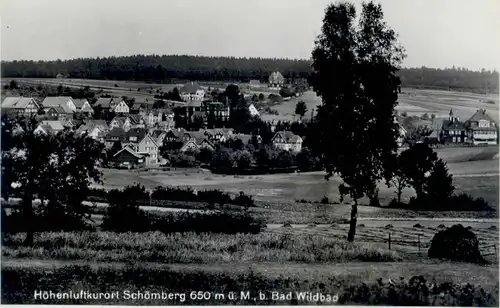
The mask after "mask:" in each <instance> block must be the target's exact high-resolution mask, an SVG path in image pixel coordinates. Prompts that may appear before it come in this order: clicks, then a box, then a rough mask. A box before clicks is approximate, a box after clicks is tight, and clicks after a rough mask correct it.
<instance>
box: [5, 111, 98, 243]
mask: <svg viewBox="0 0 500 308" xmlns="http://www.w3.org/2000/svg"><path fill="white" fill-rule="evenodd" d="M36 124H37V123H36V120H35V119H34V118H31V119H22V118H21V119H15V120H11V119H8V118H7V117H3V118H2V196H3V197H7V196H8V194H9V193H11V192H12V190H13V188H12V184H13V183H17V184H18V186H19V187H18V188H16V190H17V191H18V193H19V194H20V195H21V196H22V199H23V211H22V215H23V218H24V225H25V226H26V228H27V235H26V244H27V245H30V244H31V242H32V238H33V230H30V228H31V226H34V222H32V220H33V219H34V212H33V204H32V200H33V199H34V196H38V198H39V199H40V200H41V205H40V206H39V208H38V211H39V213H40V214H41V215H43V216H44V217H51V218H55V217H57V218H58V219H68V220H69V221H77V220H83V219H85V218H89V215H88V210H87V207H86V206H84V205H83V204H82V201H84V200H85V198H86V196H87V194H88V191H89V185H90V184H91V182H92V181H94V182H100V179H101V173H100V171H99V170H98V169H97V164H96V161H102V159H103V156H102V151H103V146H102V145H101V144H99V143H98V142H97V141H95V140H94V139H92V138H90V137H88V136H87V135H85V134H84V135H81V136H76V135H75V134H74V133H73V132H70V131H67V130H65V131H62V132H60V133H58V134H57V135H50V134H48V135H45V134H37V133H35V132H34V129H35V127H36Z"/></svg>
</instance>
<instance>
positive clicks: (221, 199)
mask: <svg viewBox="0 0 500 308" xmlns="http://www.w3.org/2000/svg"><path fill="white" fill-rule="evenodd" d="M198 200H200V201H205V202H208V203H210V204H216V203H217V204H219V205H220V206H223V205H224V204H228V203H230V202H231V197H230V196H229V194H228V193H225V192H223V191H220V190H218V189H211V190H200V191H198Z"/></svg>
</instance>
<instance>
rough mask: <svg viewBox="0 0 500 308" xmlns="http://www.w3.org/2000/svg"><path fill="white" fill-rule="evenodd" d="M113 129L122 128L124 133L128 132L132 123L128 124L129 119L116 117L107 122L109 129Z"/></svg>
mask: <svg viewBox="0 0 500 308" xmlns="http://www.w3.org/2000/svg"><path fill="white" fill-rule="evenodd" d="M115 127H119V128H122V129H123V130H124V131H126V132H127V131H129V129H130V128H131V127H132V123H131V122H130V118H129V117H119V116H116V117H114V118H113V120H111V122H109V129H110V130H111V129H113V128H115Z"/></svg>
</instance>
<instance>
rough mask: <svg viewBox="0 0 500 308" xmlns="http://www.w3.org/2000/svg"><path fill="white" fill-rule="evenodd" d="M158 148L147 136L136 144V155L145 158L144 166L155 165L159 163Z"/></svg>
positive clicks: (152, 139)
mask: <svg viewBox="0 0 500 308" xmlns="http://www.w3.org/2000/svg"><path fill="white" fill-rule="evenodd" d="M159 148H160V146H159V145H158V143H157V142H156V140H155V138H153V137H152V136H151V135H149V134H147V135H146V136H145V137H144V138H143V139H142V140H141V141H140V142H139V144H138V146H137V153H138V154H139V155H143V156H145V158H146V159H145V163H146V166H148V165H156V164H158V161H159Z"/></svg>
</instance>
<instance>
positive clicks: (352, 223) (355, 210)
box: [347, 199, 358, 242]
mask: <svg viewBox="0 0 500 308" xmlns="http://www.w3.org/2000/svg"><path fill="white" fill-rule="evenodd" d="M357 221H358V199H354V204H353V205H352V207H351V221H350V224H349V233H348V234H347V240H348V241H349V242H354V236H355V235H356V223H357Z"/></svg>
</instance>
